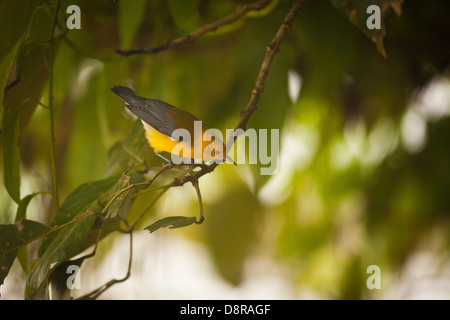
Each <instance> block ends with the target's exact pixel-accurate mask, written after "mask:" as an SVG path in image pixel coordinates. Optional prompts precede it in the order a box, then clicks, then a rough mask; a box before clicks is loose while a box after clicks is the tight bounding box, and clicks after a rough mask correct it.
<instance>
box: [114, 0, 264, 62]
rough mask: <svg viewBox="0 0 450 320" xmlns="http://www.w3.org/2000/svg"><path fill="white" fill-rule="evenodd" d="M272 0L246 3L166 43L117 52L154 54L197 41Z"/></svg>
mask: <svg viewBox="0 0 450 320" xmlns="http://www.w3.org/2000/svg"><path fill="white" fill-rule="evenodd" d="M271 1H272V0H259V1H255V2H252V3H249V4H245V5H243V6H242V7H240V8H239V9H237V10H236V11H235V12H233V13H231V14H230V15H228V16H226V17H224V18H222V19H219V20H216V21H214V22H211V23H208V24H205V25H203V26H201V27H200V28H199V29H197V30H195V31H193V32H191V33H189V34H187V35H184V36H182V37H180V38H177V39H174V40H170V41H167V42H166V43H163V44H161V45H159V46H156V47H152V48H143V49H132V50H116V52H117V53H118V54H120V55H122V56H131V55H133V54H154V53H158V52H161V51H164V50H168V49H173V48H176V47H178V46H180V45H182V44H185V43H192V42H195V41H196V40H197V39H198V38H200V37H201V36H203V35H204V34H206V33H208V32H211V31H215V30H217V29H218V28H219V27H221V26H224V25H227V24H231V23H233V22H235V21H236V20H238V19H239V18H241V17H242V16H244V15H245V14H246V13H248V12H250V11H258V10H261V9H263V8H264V7H266V6H267V5H268V4H269V3H270V2H271Z"/></svg>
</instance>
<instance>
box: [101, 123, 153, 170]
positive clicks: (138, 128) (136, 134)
mask: <svg viewBox="0 0 450 320" xmlns="http://www.w3.org/2000/svg"><path fill="white" fill-rule="evenodd" d="M145 144H146V139H145V134H144V128H143V126H142V122H141V121H140V120H136V121H135V122H134V124H133V127H132V128H131V131H130V133H129V134H128V135H127V136H126V137H125V139H123V140H121V141H118V142H117V143H115V144H114V145H113V146H112V147H111V149H110V150H109V156H108V165H107V170H106V175H110V174H113V173H114V172H116V171H117V170H118V169H119V168H121V167H122V165H123V164H124V163H125V162H126V163H127V165H128V166H131V165H133V164H136V163H139V162H143V159H141V158H140V156H139V155H140V154H141V150H142V147H143V146H144V145H145Z"/></svg>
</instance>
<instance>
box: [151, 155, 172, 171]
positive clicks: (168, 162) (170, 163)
mask: <svg viewBox="0 0 450 320" xmlns="http://www.w3.org/2000/svg"><path fill="white" fill-rule="evenodd" d="M155 154H156V155H157V156H158V157H160V158H161V159H163V160H165V161H166V162H167V164H168V165H169V169H172V168H173V162H172V161H171V160H169V159H167V158H166V157H164V156H163V155H162V154H160V153H158V152H156V151H155Z"/></svg>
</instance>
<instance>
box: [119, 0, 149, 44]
mask: <svg viewBox="0 0 450 320" xmlns="http://www.w3.org/2000/svg"><path fill="white" fill-rule="evenodd" d="M146 5H147V1H146V0H133V1H119V36H120V42H121V47H122V49H128V48H130V46H131V45H132V43H133V40H134V37H135V36H136V33H137V31H138V29H139V27H140V25H141V23H142V21H143V19H144V17H145V8H146Z"/></svg>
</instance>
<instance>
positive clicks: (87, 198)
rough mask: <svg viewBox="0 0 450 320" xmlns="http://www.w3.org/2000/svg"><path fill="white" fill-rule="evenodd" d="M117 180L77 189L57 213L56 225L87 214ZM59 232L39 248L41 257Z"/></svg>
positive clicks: (93, 183)
mask: <svg viewBox="0 0 450 320" xmlns="http://www.w3.org/2000/svg"><path fill="white" fill-rule="evenodd" d="M117 179H118V178H117V177H111V178H107V179H103V180H98V181H94V182H88V183H85V184H82V185H81V186H79V187H78V188H76V189H75V190H74V191H73V192H72V193H71V194H69V195H68V196H67V198H66V199H65V200H64V202H63V203H62V205H61V207H60V208H59V210H58V211H57V213H56V217H55V223H54V224H55V225H62V224H64V223H66V222H68V221H70V220H72V219H73V218H74V217H75V216H77V215H78V214H80V213H83V212H85V211H86V209H87V208H88V207H90V206H91V205H93V204H96V201H97V200H98V199H100V198H101V197H102V195H103V194H105V193H106V192H108V190H109V189H110V188H112V187H113V186H114V184H115V183H116V182H117ZM59 232H61V231H58V232H55V233H53V234H51V235H49V236H48V237H46V238H45V239H44V241H43V242H42V244H41V246H40V248H39V255H42V254H43V253H44V251H45V250H46V249H47V247H48V246H49V245H50V244H51V243H52V242H53V241H54V239H55V238H56V237H57V234H58V233H59Z"/></svg>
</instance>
